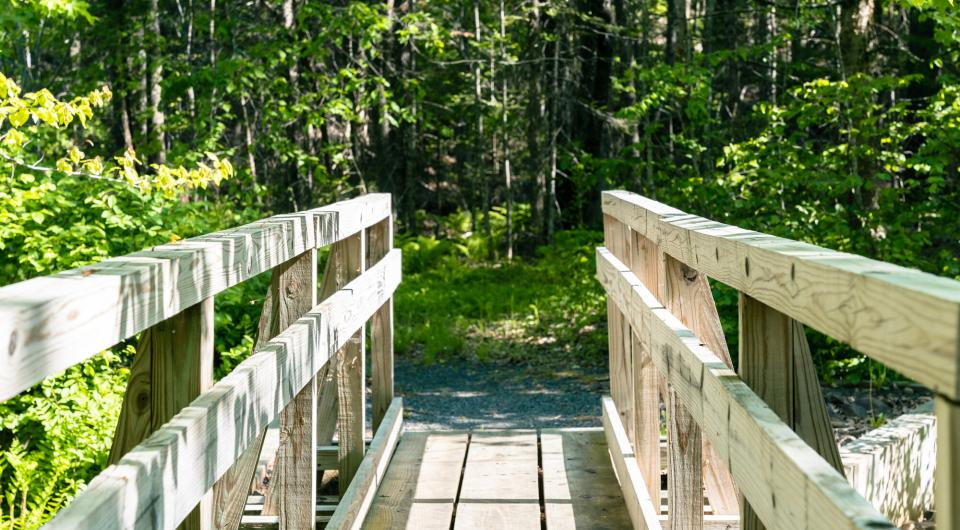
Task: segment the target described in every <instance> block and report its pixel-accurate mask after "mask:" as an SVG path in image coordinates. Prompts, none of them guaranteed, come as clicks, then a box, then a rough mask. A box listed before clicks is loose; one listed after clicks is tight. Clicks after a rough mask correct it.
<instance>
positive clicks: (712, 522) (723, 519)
mask: <svg viewBox="0 0 960 530" xmlns="http://www.w3.org/2000/svg"><path fill="white" fill-rule="evenodd" d="M660 524H661V525H663V526H664V527H669V526H670V516H668V515H661V516H660ZM739 528H740V516H738V515H704V516H703V530H738V529H739Z"/></svg>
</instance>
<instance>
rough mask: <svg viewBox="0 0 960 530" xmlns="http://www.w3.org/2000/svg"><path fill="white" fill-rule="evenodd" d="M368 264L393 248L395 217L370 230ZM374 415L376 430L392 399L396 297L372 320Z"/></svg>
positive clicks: (372, 402) (371, 263)
mask: <svg viewBox="0 0 960 530" xmlns="http://www.w3.org/2000/svg"><path fill="white" fill-rule="evenodd" d="M367 239H368V242H367V243H368V244H367V266H368V267H370V266H372V265H373V264H374V263H376V262H377V261H379V260H380V258H382V257H383V256H384V255H386V253H387V252H389V250H390V249H391V248H393V218H392V217H389V216H388V217H387V218H386V219H384V220H383V221H380V222H379V223H377V224H375V225H373V226H371V227H370V228H369V229H367ZM370 363H371V370H372V371H373V380H372V385H371V391H370V394H371V403H370V410H371V417H372V425H373V427H372V429H373V430H374V431H376V430H377V428H378V427H379V426H380V421H381V420H382V419H383V415H384V414H386V412H387V408H388V407H389V406H390V402H391V401H393V299H392V298H391V299H390V300H388V301H387V303H385V304H383V307H381V308H380V309H379V310H377V312H376V313H374V314H373V318H372V319H371V320H370Z"/></svg>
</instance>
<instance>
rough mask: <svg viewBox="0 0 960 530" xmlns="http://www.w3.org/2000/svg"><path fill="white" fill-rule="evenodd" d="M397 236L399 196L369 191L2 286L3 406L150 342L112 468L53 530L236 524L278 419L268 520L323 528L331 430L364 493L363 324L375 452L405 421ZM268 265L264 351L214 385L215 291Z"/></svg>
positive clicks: (128, 398)
mask: <svg viewBox="0 0 960 530" xmlns="http://www.w3.org/2000/svg"><path fill="white" fill-rule="evenodd" d="M392 233H393V227H392V221H391V203H390V196H389V195H388V194H371V195H366V196H362V197H359V198H357V199H352V200H348V201H343V202H339V203H336V204H333V205H330V206H326V207H322V208H317V209H313V210H307V211H303V212H297V213H293V214H286V215H277V216H273V217H270V218H267V219H264V220H261V221H258V222H255V223H252V224H248V225H245V226H241V227H239V228H235V229H230V230H225V231H222V232H217V233H213V234H208V235H204V236H200V237H196V238H191V239H187V240H184V241H180V242H177V243H173V244H169V245H161V246H157V247H154V248H152V249H150V250H146V251H143V252H138V253H134V254H130V255H128V256H124V257H120V258H112V259H108V260H105V261H103V262H100V263H97V264H93V265H90V266H86V267H80V268H78V269H74V270H70V271H66V272H63V273H60V274H56V275H52V276H47V277H43V278H36V279H32V280H28V281H25V282H21V283H18V284H15V285H10V286H7V287H3V288H2V289H0V400H4V399H8V398H10V397H12V396H14V395H16V394H18V393H19V392H22V391H24V390H26V389H27V388H29V387H30V386H32V385H33V384H35V383H36V382H38V381H40V380H42V379H43V378H45V377H47V376H50V375H53V374H56V373H58V372H60V371H61V370H63V369H65V368H68V367H70V366H72V365H75V364H77V363H79V362H82V361H84V360H86V359H88V358H90V357H91V356H93V355H95V354H97V353H98V352H100V351H102V350H103V349H105V348H109V347H111V346H114V345H115V344H117V343H119V342H121V341H124V340H127V339H129V338H131V337H134V336H135V335H136V334H138V333H139V334H140V338H139V346H138V348H137V356H136V357H135V358H134V361H133V365H132V367H131V375H130V382H129V385H128V389H127V392H126V394H125V396H124V403H123V410H122V412H121V417H120V421H119V424H118V427H117V432H116V435H115V439H114V442H113V448H112V450H111V454H110V464H111V465H110V466H109V467H108V468H107V469H106V470H104V471H103V472H102V473H101V474H100V475H99V476H97V477H96V478H95V479H94V480H93V481H92V482H91V483H90V484H89V485H88V486H87V487H86V488H85V489H84V490H83V491H82V492H81V493H80V494H79V495H78V496H77V497H76V498H75V499H74V500H73V501H72V502H71V503H70V505H69V506H67V507H66V508H65V509H64V510H62V511H61V512H60V513H59V514H58V515H57V517H56V518H55V519H54V520H53V521H51V522H50V523H49V524H48V525H47V526H48V527H49V528H97V529H111V528H174V527H177V526H178V525H179V526H180V527H182V528H231V529H235V528H237V526H238V525H239V524H240V518H241V515H242V514H243V511H244V505H245V503H246V501H247V495H248V493H249V490H250V485H251V482H252V479H253V475H254V471H255V468H256V466H257V463H258V457H259V454H260V449H261V446H262V444H263V441H264V433H265V430H266V428H267V427H268V425H270V424H271V423H272V422H274V421H277V422H279V427H280V432H281V435H280V447H279V450H278V452H277V458H276V463H275V466H274V470H273V474H272V476H271V480H270V485H269V488H268V490H267V492H266V498H265V501H264V513H265V514H267V515H275V516H277V520H276V521H275V524H278V525H279V527H280V528H298V529H302V528H313V527H314V525H315V522H316V515H315V510H316V499H317V496H316V488H317V481H316V462H317V455H318V442H319V444H320V445H324V444H330V442H331V438H332V437H333V435H334V433H335V432H338V433H339V435H338V436H339V443H338V446H337V447H338V449H337V457H336V461H337V463H338V468H339V469H338V471H339V482H340V488H341V492H342V493H349V487H350V486H351V482H352V479H353V477H354V475H355V474H357V473H359V475H358V476H359V477H362V480H358V481H357V482H363V483H364V484H365V486H364V487H366V486H367V485H369V484H368V483H369V482H370V480H371V479H370V477H369V476H368V475H370V473H369V472H367V471H365V467H364V465H362V463H363V462H364V451H365V442H364V430H365V425H366V418H365V416H366V412H365V406H364V401H365V389H364V387H365V381H366V376H365V362H364V350H365V347H364V341H365V331H364V330H365V326H366V324H367V322H369V323H370V342H371V344H370V354H371V359H372V370H373V382H372V389H371V396H372V397H371V399H372V404H371V405H372V407H371V408H372V416H373V418H372V425H373V430H374V431H377V432H378V434H380V432H381V431H382V432H385V433H386V434H384V436H381V437H380V441H378V438H375V439H374V442H373V444H371V452H378V453H382V452H384V448H383V447H382V446H384V445H385V444H386V445H389V444H390V443H395V437H396V433H397V431H398V430H399V424H400V421H401V420H400V418H401V416H402V413H401V411H400V405H399V401H398V400H397V401H394V399H393V346H392V344H393V306H392V295H393V292H394V290H395V289H396V287H397V285H398V284H399V282H400V275H401V272H400V271H401V261H400V251H399V250H397V249H393V248H392V247H393V234H392ZM325 246H331V250H330V253H329V256H328V258H327V262H326V266H325V271H324V274H323V277H322V281H320V282H318V274H317V272H318V271H317V249H318V248H321V247H325ZM266 271H272V276H271V281H270V287H269V290H268V293H267V296H266V299H265V302H264V306H263V312H262V314H261V318H260V325H259V330H258V331H259V337H258V339H257V344H256V346H255V352H254V354H253V355H251V356H250V357H249V358H248V359H246V360H244V361H243V362H242V363H240V364H239V365H238V366H237V367H236V368H235V369H234V370H233V371H232V372H231V373H230V374H229V375H227V376H226V377H224V378H223V379H221V380H220V381H218V382H216V384H214V382H213V355H214V352H213V317H214V296H215V295H216V294H217V293H220V292H222V291H224V290H225V289H227V288H229V287H231V286H234V285H236V284H238V283H240V282H243V281H245V280H248V279H250V278H252V277H254V276H256V275H258V274H260V273H263V272H266ZM318 284H319V285H318ZM318 301H319V303H318ZM381 423H383V424H384V426H383V428H382V429H379V427H381ZM386 424H389V425H386ZM388 438H389V440H387V439H388ZM366 465H367V467H369V464H366ZM377 467H379V466H377ZM377 476H378V474H377V473H374V474H373V477H374V478H376V477H377ZM355 487H356V486H355ZM341 519H344V518H343V517H341Z"/></svg>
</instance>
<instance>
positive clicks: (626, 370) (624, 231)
mask: <svg viewBox="0 0 960 530" xmlns="http://www.w3.org/2000/svg"><path fill="white" fill-rule="evenodd" d="M603 234H604V241H606V242H607V244H608V245H609V246H610V251H611V252H613V253H614V255H616V256H630V255H631V248H630V246H631V245H630V243H631V241H630V229H629V228H627V226H626V225H624V224H623V223H621V222H619V221H617V220H616V219H614V218H613V217H610V216H604V218H603ZM607 336H608V343H609V346H608V353H609V364H608V366H609V368H610V395H611V397H612V398H613V401H614V402H615V403H616V404H617V410H618V411H619V412H620V414H621V415H622V417H621V421H622V422H623V424H624V425H625V426H626V429H627V436H628V437H629V438H630V440H631V441H632V440H633V439H634V432H633V429H634V423H635V421H636V420H635V415H634V413H633V405H634V397H633V396H634V392H633V342H632V339H633V334H632V333H631V331H630V324H629V323H628V322H627V320H626V319H625V318H624V316H623V314H621V312H620V310H619V309H618V308H617V307H616V305H614V304H612V303H609V302H608V303H607Z"/></svg>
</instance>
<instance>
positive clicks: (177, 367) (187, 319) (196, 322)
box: [108, 298, 214, 529]
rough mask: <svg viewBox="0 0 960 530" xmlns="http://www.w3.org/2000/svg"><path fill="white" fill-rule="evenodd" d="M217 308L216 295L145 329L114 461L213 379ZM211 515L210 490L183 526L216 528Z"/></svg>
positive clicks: (112, 456) (119, 426) (116, 439)
mask: <svg viewBox="0 0 960 530" xmlns="http://www.w3.org/2000/svg"><path fill="white" fill-rule="evenodd" d="M213 311H214V309H213V298H208V299H206V300H204V301H203V302H200V303H199V304H196V305H194V306H190V307H188V308H187V309H185V310H183V311H182V312H180V313H179V314H177V315H174V316H173V317H170V318H168V319H167V320H164V321H163V322H160V323H159V324H157V325H155V326H153V327H151V328H149V329H147V330H146V331H144V332H143V334H142V335H141V337H140V342H139V344H138V347H137V355H136V357H135V358H134V362H133V365H132V366H131V377H130V383H129V384H128V386H127V392H126V394H125V396H124V403H123V408H122V409H121V411H120V419H119V421H118V424H117V431H116V435H115V436H114V441H113V445H112V446H111V448H110V456H109V459H108V461H109V463H110V464H115V463H117V462H119V461H120V459H121V458H122V457H123V456H124V455H125V454H127V452H128V451H130V450H131V449H133V448H134V447H135V446H136V445H137V444H139V443H140V442H142V441H143V440H145V439H146V438H147V437H148V436H149V435H150V434H151V433H153V432H154V431H156V430H157V429H159V428H160V427H162V426H163V424H164V423H166V422H167V421H169V420H170V418H172V417H173V416H174V415H175V414H177V413H178V412H180V411H181V410H182V409H183V408H184V407H186V406H187V405H189V404H190V402H191V401H193V400H194V399H195V398H196V397H197V396H199V395H200V394H201V393H202V392H205V391H206V390H207V389H209V388H210V387H211V386H212V385H213ZM211 517H212V515H211V497H210V495H209V494H208V495H204V497H203V498H202V499H201V500H200V503H199V505H198V506H197V507H196V509H194V510H193V512H191V513H190V515H189V516H188V517H187V518H186V519H185V520H184V521H183V522H182V523H181V524H180V526H179V528H181V529H206V528H210V524H211V521H212V519H211Z"/></svg>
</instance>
